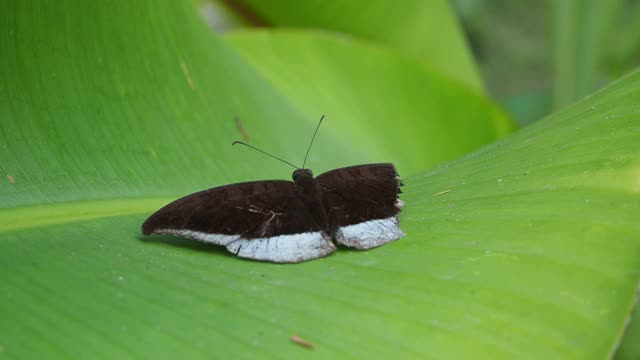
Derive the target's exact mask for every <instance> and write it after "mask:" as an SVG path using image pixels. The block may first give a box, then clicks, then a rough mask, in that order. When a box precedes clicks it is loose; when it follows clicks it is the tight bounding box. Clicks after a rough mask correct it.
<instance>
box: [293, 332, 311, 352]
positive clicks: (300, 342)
mask: <svg viewBox="0 0 640 360" xmlns="http://www.w3.org/2000/svg"><path fill="white" fill-rule="evenodd" d="M291 341H293V342H294V343H296V344H298V345H300V346H304V347H306V348H307V349H314V348H315V345H313V344H312V343H310V342H308V341H306V340H304V339H301V338H300V337H299V336H298V335H291Z"/></svg>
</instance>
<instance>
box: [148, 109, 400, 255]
mask: <svg viewBox="0 0 640 360" xmlns="http://www.w3.org/2000/svg"><path fill="white" fill-rule="evenodd" d="M323 119H324V116H323V117H322V118H321V119H320V122H319V123H318V126H317V127H316V130H315V132H314V134H313V138H312V139H311V143H310V144H309V148H308V149H307V154H306V155H305V159H304V162H303V165H302V168H298V167H297V166H295V165H293V164H291V163H289V162H287V161H285V160H282V159H280V158H277V157H275V156H273V155H271V154H268V153H266V152H264V151H262V150H260V149H257V148H255V147H253V146H251V145H248V144H245V143H243V142H239V141H236V142H234V143H233V144H234V145H235V144H242V145H245V146H248V147H250V148H253V149H255V150H257V151H260V152H262V153H264V154H266V155H269V156H271V157H273V158H275V159H278V160H280V161H282V162H284V163H287V164H289V165H291V166H293V167H294V168H296V170H295V171H294V172H293V175H292V178H293V181H285V180H266V181H252V182H244V183H238V184H230V185H225V186H220V187H216V188H212V189H209V190H204V191H200V192H197V193H194V194H191V195H187V196H185V197H183V198H181V199H178V200H176V201H174V202H172V203H170V204H168V205H166V206H165V207H163V208H161V209H160V210H158V211H157V212H156V213H155V214H153V215H151V216H150V217H149V218H148V219H147V220H146V221H145V222H144V224H142V233H143V234H144V235H150V234H171V235H178V236H183V237H187V238H190V239H194V240H199V241H204V242H208V243H213V244H218V245H224V246H226V247H227V249H228V250H229V251H230V252H232V253H234V254H236V255H237V256H240V257H244V258H249V259H255V260H265V261H272V262H278V263H296V262H301V261H305V260H311V259H316V258H320V257H323V256H326V255H328V254H330V253H332V252H333V251H335V250H336V246H335V245H334V243H333V242H332V239H335V241H336V243H338V244H342V245H345V246H349V247H354V248H356V249H359V250H365V249H370V248H373V247H377V246H380V245H384V244H386V243H388V242H391V241H394V240H397V239H399V238H401V237H402V236H404V235H405V234H404V232H402V230H400V227H399V224H398V213H399V212H400V209H401V208H402V206H403V202H402V200H400V199H399V198H398V194H399V193H401V191H400V186H402V182H401V181H400V179H399V178H398V173H397V171H396V168H395V166H393V164H368V165H356V166H350V167H345V168H341V169H336V170H331V171H328V172H325V173H323V174H320V175H318V176H317V177H315V178H314V177H313V173H312V172H311V170H310V169H305V168H304V165H305V164H306V160H307V156H308V155H309V150H310V149H311V145H312V144H313V140H314V139H315V136H316V134H317V132H318V128H319V127H320V124H321V123H322V120H323Z"/></svg>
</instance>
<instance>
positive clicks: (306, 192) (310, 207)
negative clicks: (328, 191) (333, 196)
mask: <svg viewBox="0 0 640 360" xmlns="http://www.w3.org/2000/svg"><path fill="white" fill-rule="evenodd" d="M296 171H297V172H298V174H295V173H294V179H295V180H294V183H295V187H296V192H297V193H298V196H300V197H301V198H302V199H304V203H305V204H306V207H307V211H308V212H309V215H311V217H312V218H313V219H314V220H315V223H316V224H318V225H320V226H321V227H322V229H323V230H325V231H328V230H329V216H328V215H327V212H326V209H325V206H324V201H323V198H322V188H321V187H320V184H319V183H318V182H317V181H316V179H314V178H313V173H312V172H311V170H308V169H300V170H296Z"/></svg>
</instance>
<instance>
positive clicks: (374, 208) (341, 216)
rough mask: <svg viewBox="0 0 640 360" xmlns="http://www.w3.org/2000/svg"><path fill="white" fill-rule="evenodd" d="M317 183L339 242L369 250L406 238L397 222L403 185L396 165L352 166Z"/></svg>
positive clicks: (321, 178)
mask: <svg viewBox="0 0 640 360" xmlns="http://www.w3.org/2000/svg"><path fill="white" fill-rule="evenodd" d="M316 180H317V181H318V182H319V184H320V186H321V188H322V190H323V197H324V201H325V206H326V208H327V213H328V214H329V217H330V222H331V227H330V228H331V231H332V233H333V234H335V238H336V241H338V242H339V243H341V244H344V245H347V246H352V247H356V248H359V249H368V248H371V247H375V246H380V245H382V244H384V243H387V242H389V241H393V240H397V239H399V238H400V237H402V236H404V233H403V232H402V231H401V230H400V228H399V227H398V219H397V215H398V213H399V212H400V208H401V207H402V202H401V201H400V199H399V198H398V194H399V193H400V192H401V191H400V186H402V182H401V181H400V180H399V178H398V173H397V171H396V168H395V166H393V164H369V165H358V166H350V167H346V168H341V169H336V170H332V171H328V172H326V173H324V174H321V175H319V176H318V177H317V178H316Z"/></svg>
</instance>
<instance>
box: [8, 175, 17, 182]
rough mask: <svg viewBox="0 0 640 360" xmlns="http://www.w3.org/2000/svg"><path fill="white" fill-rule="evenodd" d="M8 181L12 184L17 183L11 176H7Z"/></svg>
mask: <svg viewBox="0 0 640 360" xmlns="http://www.w3.org/2000/svg"><path fill="white" fill-rule="evenodd" d="M7 179H9V182H11V183H12V184H13V183H14V182H15V179H14V178H13V176H11V175H7Z"/></svg>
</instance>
